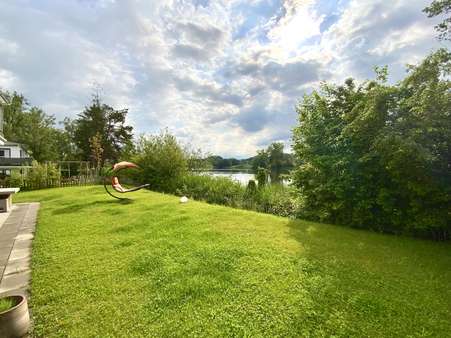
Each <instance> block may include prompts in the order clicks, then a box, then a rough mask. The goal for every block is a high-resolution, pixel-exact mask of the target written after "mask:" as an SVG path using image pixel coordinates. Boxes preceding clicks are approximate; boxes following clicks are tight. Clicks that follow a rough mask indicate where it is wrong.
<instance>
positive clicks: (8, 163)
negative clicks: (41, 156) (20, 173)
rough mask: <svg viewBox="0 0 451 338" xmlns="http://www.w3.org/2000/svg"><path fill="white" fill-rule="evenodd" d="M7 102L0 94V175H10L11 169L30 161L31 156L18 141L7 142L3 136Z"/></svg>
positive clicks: (19, 167)
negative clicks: (4, 109) (4, 108)
mask: <svg viewBox="0 0 451 338" xmlns="http://www.w3.org/2000/svg"><path fill="white" fill-rule="evenodd" d="M7 103H8V102H7V101H6V99H5V98H4V97H3V96H2V95H1V94H0V176H5V175H10V174H11V169H14V168H18V169H22V168H24V166H26V165H27V164H29V163H30V162H31V157H30V156H29V154H27V152H26V151H25V149H24V148H23V146H22V145H21V144H19V143H15V142H8V141H7V140H6V138H5V137H4V136H3V108H2V106H3V105H4V104H7Z"/></svg>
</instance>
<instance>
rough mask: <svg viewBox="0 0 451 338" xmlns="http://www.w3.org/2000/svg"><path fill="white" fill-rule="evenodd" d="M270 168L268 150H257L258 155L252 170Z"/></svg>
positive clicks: (254, 159) (253, 161)
mask: <svg viewBox="0 0 451 338" xmlns="http://www.w3.org/2000/svg"><path fill="white" fill-rule="evenodd" d="M258 168H269V153H268V151H267V150H266V149H261V150H257V155H256V156H255V157H254V158H253V160H252V169H253V170H254V171H257V170H258Z"/></svg>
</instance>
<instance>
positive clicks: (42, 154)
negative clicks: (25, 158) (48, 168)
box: [2, 92, 61, 162]
mask: <svg viewBox="0 0 451 338" xmlns="http://www.w3.org/2000/svg"><path fill="white" fill-rule="evenodd" d="M2 94H3V96H5V97H6V98H7V100H8V101H9V104H7V105H4V107H3V110H4V113H3V114H4V129H3V130H4V136H5V137H6V139H8V140H9V141H13V142H18V143H21V144H23V146H24V148H25V150H27V151H28V152H29V153H30V155H31V156H32V157H33V158H34V159H35V160H37V161H39V162H44V161H55V160H58V159H60V154H61V152H60V149H59V145H60V143H59V142H58V140H59V138H60V136H61V135H60V131H59V130H58V129H56V128H55V118H54V117H53V116H50V115H47V114H46V113H45V112H44V111H42V110H41V109H39V108H37V107H31V108H29V106H28V103H27V101H26V100H25V98H24V97H23V96H22V95H19V94H17V93H13V94H10V93H7V92H5V93H2Z"/></svg>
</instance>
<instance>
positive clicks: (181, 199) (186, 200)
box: [180, 196, 188, 203]
mask: <svg viewBox="0 0 451 338" xmlns="http://www.w3.org/2000/svg"><path fill="white" fill-rule="evenodd" d="M186 202H188V197H186V196H183V197H182V198H180V203H186Z"/></svg>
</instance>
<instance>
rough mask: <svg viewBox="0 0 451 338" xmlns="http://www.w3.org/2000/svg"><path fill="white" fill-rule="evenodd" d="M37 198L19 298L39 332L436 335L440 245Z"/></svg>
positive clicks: (84, 192)
mask: <svg viewBox="0 0 451 338" xmlns="http://www.w3.org/2000/svg"><path fill="white" fill-rule="evenodd" d="M132 196H133V198H134V199H133V201H132V202H130V203H120V202H118V201H116V200H113V199H111V198H110V197H109V196H107V195H106V194H105V192H104V191H103V187H83V188H65V189H49V190H41V191H36V192H27V193H20V194H19V195H17V197H16V198H15V201H16V202H23V201H40V202H41V210H40V213H39V220H38V227H37V233H36V238H35V242H34V247H33V263H32V266H33V275H32V293H31V307H32V311H33V317H34V324H35V329H34V332H35V334H36V335H37V336H43V337H61V336H70V337H113V336H114V337H116V336H117V337H139V336H157V337H174V336H178V337H187V336H240V337H241V336H247V337H263V336H265V337H268V336H284V337H288V336H296V337H299V336H306V337H323V336H324V337H330V336H340V337H406V336H412V337H415V336H431V337H432V336H434V337H446V336H450V334H451V288H450V285H451V245H449V244H443V243H434V242H428V241H422V240H416V239H410V238H402V237H395V236H387V235H380V234H375V233H371V232H366V231H358V230H352V229H348V228H342V227H339V226H329V225H323V224H317V223H310V222H303V221H292V220H289V219H285V218H281V217H275V216H271V215H265V214H258V213H255V212H249V211H244V210H237V209H231V208H226V207H221V206H213V205H208V204H205V203H200V202H193V201H190V202H189V203H188V204H179V203H178V198H176V197H174V196H170V195H163V194H158V193H153V192H149V191H140V192H137V193H135V194H133V195H132Z"/></svg>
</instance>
